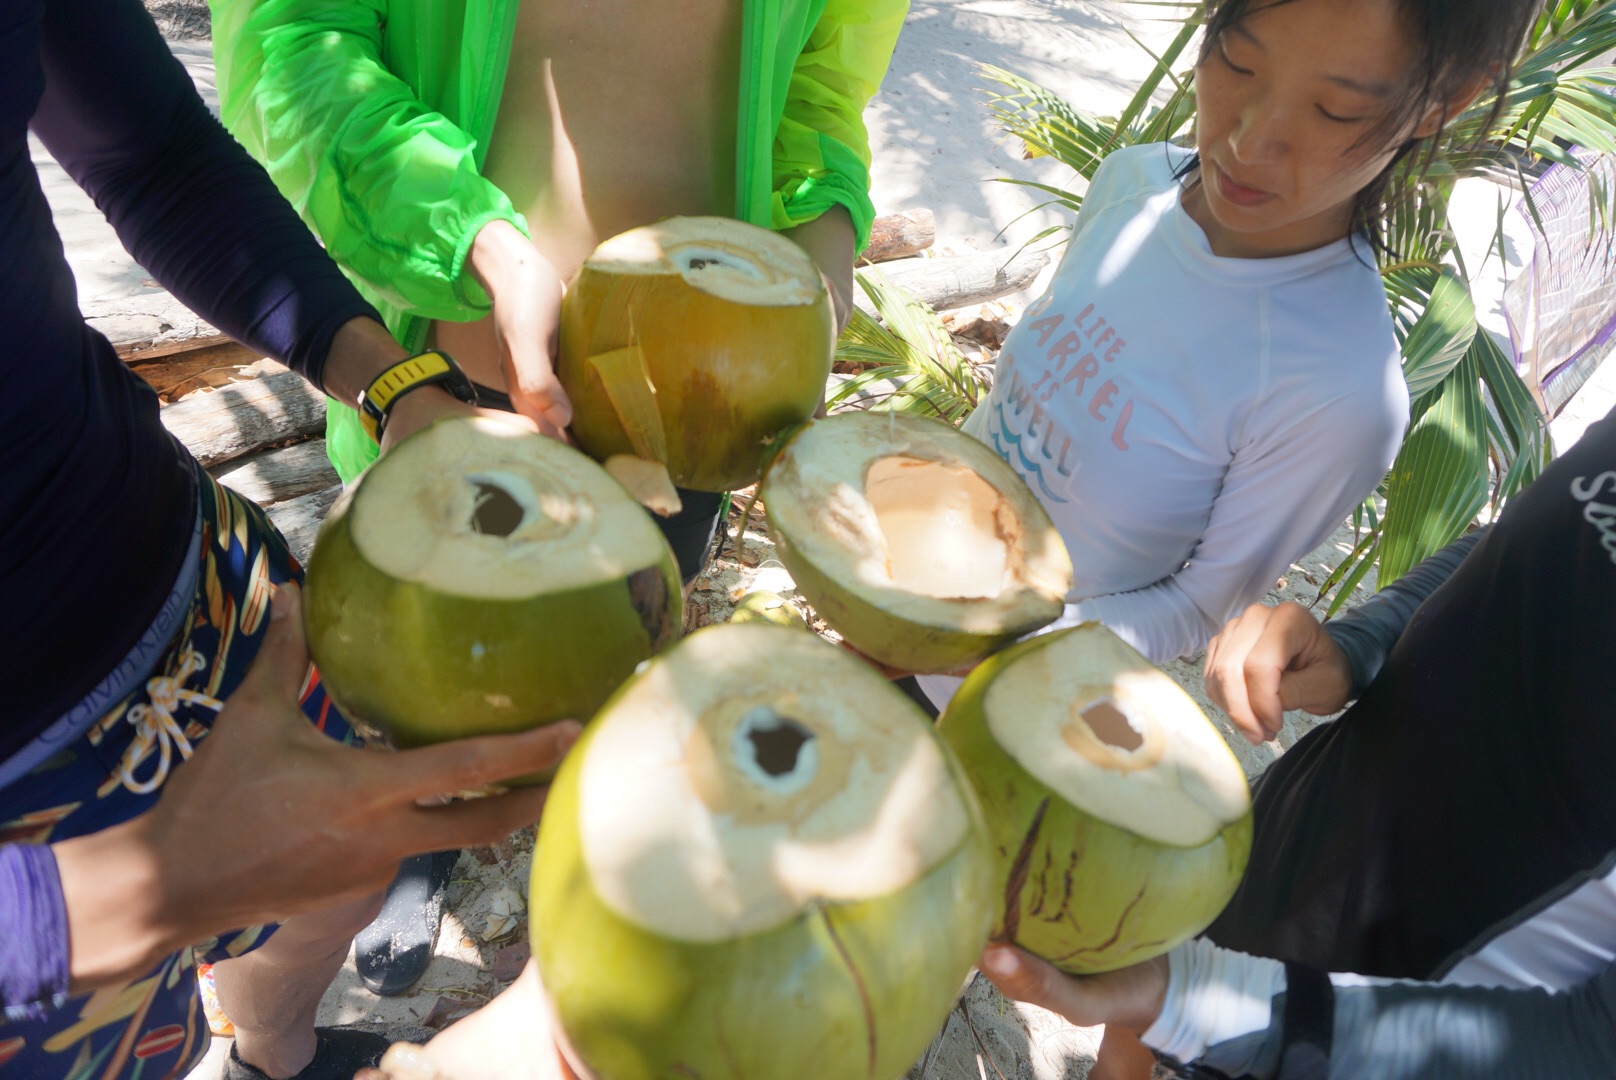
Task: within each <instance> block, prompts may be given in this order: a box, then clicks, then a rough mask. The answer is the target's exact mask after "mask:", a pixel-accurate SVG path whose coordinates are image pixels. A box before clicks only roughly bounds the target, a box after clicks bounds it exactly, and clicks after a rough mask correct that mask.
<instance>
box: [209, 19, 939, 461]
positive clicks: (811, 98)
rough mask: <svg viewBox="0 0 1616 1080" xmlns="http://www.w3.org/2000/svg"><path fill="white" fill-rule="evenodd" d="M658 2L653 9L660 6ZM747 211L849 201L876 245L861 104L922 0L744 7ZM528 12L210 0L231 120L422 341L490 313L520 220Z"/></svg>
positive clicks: (789, 219)
mask: <svg viewBox="0 0 1616 1080" xmlns="http://www.w3.org/2000/svg"><path fill="white" fill-rule="evenodd" d="M652 2H655V0H652ZM744 3H745V9H744V15H743V27H744V29H743V32H742V45H741V48H742V53H743V55H742V61H741V93H740V124H739V135H738V145H737V147H736V192H737V201H738V202H739V205H738V206H737V207H736V209H735V216H736V217H738V218H740V219H742V220H744V221H750V222H752V223H753V224H756V225H762V226H765V227H768V228H774V229H786V228H790V227H791V226H793V225H800V224H802V223H803V222H805V221H810V220H812V219H814V218H816V217H818V216H819V215H820V214H822V213H824V212H825V211H826V210H828V209H830V208H831V207H832V206H838V205H839V206H844V207H846V208H847V210H848V213H849V214H850V215H851V216H852V219H853V226H854V229H855V232H856V235H857V242H858V246H859V248H860V249H862V248H863V246H864V245H865V244H866V243H867V242H868V240H869V231H870V223H871V221H872V220H873V219H874V216H875V211H874V208H873V207H872V206H871V203H870V196H869V187H870V175H869V165H870V149H869V137H868V135H867V133H866V132H865V129H864V121H863V112H864V106H865V105H866V103H868V101H869V99H870V97H871V96H872V95H873V94H874V93H875V90H876V88H877V87H878V86H879V85H880V82H881V78H882V76H883V75H885V73H886V68H887V64H888V63H889V62H890V60H891V57H892V49H893V45H894V44H895V42H896V41H897V36H898V31H899V29H900V28H901V27H902V25H903V20H904V16H905V14H906V13H907V10H908V0H744ZM516 4H517V0H211V7H212V12H213V41H214V57H215V63H216V67H217V78H218V87H219V103H220V108H221V114H222V118H223V120H224V123H225V126H226V127H228V128H229V129H230V131H231V132H232V133H233V134H234V135H235V136H236V138H237V139H239V140H241V142H242V143H243V144H244V145H245V146H246V147H247V149H248V151H250V152H251V153H252V154H253V156H255V157H256V158H258V159H259V160H260V161H262V162H263V163H264V164H265V165H266V167H267V168H268V169H269V174H270V176H271V177H272V178H273V179H274V181H275V183H276V185H277V186H278V187H279V188H280V190H281V192H282V193H283V194H284V195H285V196H286V197H287V198H288V199H289V200H290V201H291V203H292V205H293V206H295V207H296V208H297V210H298V212H299V213H300V214H302V216H303V219H304V220H305V221H306V222H308V224H309V225H310V227H312V228H313V229H314V231H315V232H316V233H317V234H318V235H319V237H320V239H321V240H322V241H323V242H324V243H325V246H326V249H327V250H328V251H329V252H330V253H331V255H332V256H333V257H334V258H335V259H336V261H337V263H338V264H339V265H340V266H341V267H342V268H343V269H344V270H345V271H346V272H347V273H348V276H349V277H351V278H352V279H353V280H354V283H355V284H356V285H358V286H359V289H360V291H361V292H362V293H364V295H365V297H366V298H367V299H369V300H370V301H371V302H372V303H374V304H375V305H376V307H377V308H378V309H379V310H380V311H381V313H382V315H383V316H384V317H385V318H386V320H387V325H388V328H389V329H390V330H391V331H392V332H393V334H394V335H395V336H396V337H397V338H398V339H399V341H401V342H403V344H404V345H405V347H406V348H409V349H411V350H415V349H419V348H420V347H421V344H422V342H423V340H424V336H425V332H426V329H427V320H429V319H450V320H470V319H475V318H479V317H480V316H482V315H484V314H486V313H487V311H488V309H489V300H488V297H487V295H486V294H485V293H484V292H483V290H482V288H481V287H480V286H479V285H478V284H477V281H476V279H475V278H474V277H473V276H472V275H471V274H469V273H463V272H462V271H463V269H464V267H465V262H466V257H467V255H468V254H469V252H470V249H471V242H472V239H473V238H474V237H475V236H476V235H477V231H478V230H479V229H481V228H482V227H483V226H484V225H485V224H487V223H488V222H490V221H493V220H495V219H501V218H502V219H504V220H507V221H510V222H512V223H514V224H515V225H516V226H517V228H519V229H521V230H522V231H523V232H524V233H526V232H527V223H526V222H525V221H524V220H523V219H522V217H521V215H519V214H518V213H517V212H516V210H515V208H514V207H513V206H512V205H511V201H510V199H509V198H507V197H506V196H505V194H504V192H502V191H500V190H499V189H498V188H497V187H495V186H494V185H493V184H491V183H489V182H488V181H487V180H486V179H484V178H483V176H482V174H481V170H482V165H483V158H484V155H485V154H486V153H487V149H488V142H489V137H490V136H491V135H492V133H493V127H494V114H495V111H496V110H497V108H498V105H499V101H500V95H501V91H502V89H503V87H504V82H505V65H506V62H507V60H508V58H509V56H510V50H511V40H512V34H513V31H514V27H515V23H516ZM327 415H328V422H327V426H328V432H327V435H328V443H327V447H328V450H329V452H330V454H331V457H332V460H333V462H335V463H336V465H337V470H338V472H339V473H341V474H342V475H343V478H344V479H345V480H346V479H351V478H352V476H353V475H356V474H357V473H358V471H359V470H360V469H362V468H363V467H364V465H365V464H367V463H368V462H369V460H371V459H372V458H374V457H375V454H376V448H375V444H374V443H371V442H370V441H369V439H368V438H367V437H366V436H365V435H364V434H363V432H362V431H361V430H360V429H359V425H358V418H357V414H355V413H354V412H353V410H352V409H351V408H347V407H344V406H342V405H339V406H338V407H335V408H332V409H330V410H329V411H328V414H327Z"/></svg>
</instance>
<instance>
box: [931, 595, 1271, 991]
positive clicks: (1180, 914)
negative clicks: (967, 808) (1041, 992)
mask: <svg viewBox="0 0 1616 1080" xmlns="http://www.w3.org/2000/svg"><path fill="white" fill-rule="evenodd" d="M939 731H940V732H941V734H942V736H943V739H944V741H946V742H947V743H948V744H949V745H950V746H951V747H953V748H954V752H955V753H956V754H957V755H959V758H960V760H961V761H962V762H964V763H965V769H966V771H967V772H968V773H969V774H970V776H971V780H972V782H973V784H974V785H975V787H976V791H977V794H978V795H979V796H980V797H981V799H982V806H983V811H984V812H985V813H986V815H987V820H988V822H989V829H990V831H991V833H992V836H993V847H994V856H995V859H996V860H997V866H998V874H999V878H998V880H999V882H1000V887H1001V889H1002V890H1003V891H1002V892H1001V894H1000V897H999V900H1000V905H999V913H998V917H997V920H996V922H995V925H994V929H993V937H994V938H995V939H996V940H1004V941H1009V942H1012V943H1014V944H1016V945H1020V946H1021V947H1022V948H1024V949H1027V950H1028V951H1029V952H1032V953H1036V954H1037V955H1038V956H1041V957H1043V958H1044V959H1046V960H1048V961H1050V962H1051V963H1053V964H1055V965H1056V966H1057V967H1060V968H1061V969H1063V970H1065V971H1068V972H1072V973H1074V974H1091V973H1095V972H1102V971H1112V970H1115V969H1117V968H1121V967H1125V966H1127V965H1129V964H1135V963H1138V962H1140V961H1142V960H1146V959H1149V958H1151V957H1153V956H1158V955H1160V954H1162V953H1165V952H1167V951H1168V950H1169V949H1171V948H1172V947H1173V946H1174V945H1177V944H1179V943H1180V942H1183V941H1186V940H1188V939H1189V938H1191V937H1193V936H1195V935H1196V934H1198V933H1200V932H1201V931H1202V930H1204V929H1205V928H1206V927H1207V925H1208V924H1210V923H1211V922H1212V920H1213V919H1214V918H1216V917H1217V915H1218V913H1219V912H1220V911H1222V910H1223V907H1224V905H1225V904H1227V903H1228V901H1229V898H1230V897H1231V896H1232V895H1233V894H1234V890H1235V887H1236V886H1237V885H1238V884H1239V883H1240V876H1241V874H1243V873H1244V872H1245V867H1246V858H1247V856H1248V854H1249V853H1250V850H1251V797H1250V793H1249V791H1248V789H1247V787H1246V780H1245V776H1244V775H1243V774H1242V773H1241V771H1240V766H1239V764H1238V763H1237V762H1236V761H1235V758H1234V755H1233V754H1232V753H1230V751H1229V748H1228V746H1227V745H1226V744H1225V743H1224V742H1223V738H1222V736H1220V735H1219V734H1218V732H1217V730H1216V729H1215V728H1214V727H1213V726H1212V724H1211V723H1210V722H1209V721H1208V720H1207V718H1206V717H1205V715H1204V714H1202V712H1201V711H1200V709H1199V708H1198V707H1197V706H1196V704H1195V702H1194V701H1192V700H1191V699H1190V697H1189V696H1188V695H1187V694H1185V693H1184V691H1183V690H1181V689H1179V687H1178V685H1177V684H1176V683H1174V682H1173V681H1172V679H1170V678H1168V677H1167V676H1166V675H1165V674H1163V673H1162V672H1160V671H1158V670H1157V669H1156V668H1154V667H1152V666H1151V665H1150V663H1149V662H1148V661H1146V660H1145V658H1144V657H1142V656H1140V655H1139V654H1138V653H1137V652H1135V651H1134V650H1133V649H1131V648H1129V647H1128V646H1127V645H1126V644H1124V643H1123V642H1122V641H1121V640H1120V639H1119V638H1117V637H1116V636H1115V635H1114V634H1112V633H1111V631H1109V630H1107V629H1105V628H1104V627H1103V626H1101V625H1100V624H1098V623H1085V624H1083V625H1081V626H1077V627H1073V628H1071V629H1069V630H1060V631H1056V632H1055V633H1052V634H1046V635H1043V636H1040V637H1035V638H1033V639H1031V640H1029V641H1025V642H1022V643H1021V644H1019V645H1016V646H1013V647H1011V648H1009V649H1006V650H1005V651H1004V652H1002V653H1000V654H998V655H997V656H994V657H992V658H991V659H989V660H988V661H987V662H985V663H983V664H982V665H981V666H980V667H978V668H977V669H976V670H975V671H973V672H972V673H971V675H970V677H969V678H967V679H966V680H965V684H964V685H963V686H962V687H961V688H960V691H959V693H958V694H957V695H956V696H955V697H954V699H953V701H952V702H950V703H949V706H948V708H947V709H946V710H945V711H944V713H943V716H942V719H941V720H940V721H939Z"/></svg>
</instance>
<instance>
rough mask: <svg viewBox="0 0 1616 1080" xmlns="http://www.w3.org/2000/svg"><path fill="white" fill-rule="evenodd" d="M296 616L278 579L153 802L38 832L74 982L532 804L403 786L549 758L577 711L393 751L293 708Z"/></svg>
mask: <svg viewBox="0 0 1616 1080" xmlns="http://www.w3.org/2000/svg"><path fill="white" fill-rule="evenodd" d="M301 617H302V605H301V603H300V597H299V595H298V592H297V590H295V589H292V588H286V587H283V588H282V589H281V590H280V593H279V595H277V597H276V599H275V601H274V605H273V607H272V608H271V614H270V626H269V630H268V632H267V634H266V636H265V638H264V642H263V644H262V645H261V646H260V648H259V652H258V656H257V659H256V660H255V662H254V664H253V667H252V669H251V671H250V673H249V674H248V676H247V678H246V680H245V681H244V682H243V683H242V685H241V686H240V688H239V689H238V690H237V691H236V692H235V693H234V694H232V695H231V696H230V699H229V700H228V702H227V703H226V705H225V707H224V710H223V711H222V712H221V713H220V714H219V718H218V720H217V721H216V722H215V724H214V726H213V729H212V731H211V732H210V734H209V735H208V736H207V738H206V739H203V740H202V741H201V742H200V744H199V745H198V746H197V748H196V753H195V754H194V755H193V756H192V757H191V759H190V760H189V761H188V762H186V765H185V767H184V768H183V769H179V770H176V771H175V773H174V775H173V776H172V777H171V778H170V779H169V781H168V783H167V784H166V785H165V786H164V788H163V794H162V797H161V798H160V799H159V800H158V802H157V805H156V806H155V807H154V808H153V809H151V810H150V811H148V812H146V813H144V814H141V815H140V816H139V817H136V818H134V819H132V820H130V821H127V822H125V823H123V824H121V825H117V826H114V827H112V828H110V829H105V830H102V831H100V832H96V833H91V834H89V835H86V836H82V837H76V838H74V839H70V840H65V841H61V842H59V843H57V844H54V845H52V847H53V850H54V853H55V855H56V861H57V866H58V869H59V871H60V874H61V881H62V893H63V896H64V898H65V900H66V907H67V912H68V922H69V930H70V935H71V941H72V957H71V964H72V968H71V970H72V979H73V984H72V989H73V992H75V993H78V992H80V991H83V990H89V989H94V988H96V987H100V986H111V985H121V984H122V983H124V982H127V980H129V979H131V978H135V977H136V976H138V975H139V973H141V972H143V971H145V970H147V969H148V968H149V967H150V965H151V964H153V963H155V962H156V960H157V959H160V958H161V957H163V956H166V955H168V954H169V953H172V952H173V951H175V950H177V949H180V948H183V947H185V946H186V945H189V944H192V943H194V942H196V941H199V940H202V939H203V938H206V937H208V936H210V935H213V934H217V933H221V932H223V931H225V930H228V929H230V928H231V927H237V926H251V925H254V924H259V923H267V922H278V921H283V920H284V919H286V918H287V917H289V916H292V915H296V914H300V913H302V912H307V911H313V910H316V909H319V908H324V907H328V906H330V905H332V904H334V903H337V902H339V901H343V900H349V899H353V898H356V897H361V896H366V895H369V894H371V893H374V892H377V891H378V890H380V889H382V888H384V887H385V886H386V885H387V883H388V881H389V880H391V878H392V876H393V873H394V871H395V870H396V869H397V868H398V862H399V860H400V859H402V858H404V857H405V856H407V855H414V854H417V853H420V852H427V851H438V850H441V849H444V848H452V847H464V846H471V845H476V844H488V843H492V842H494V841H495V840H497V839H499V838H501V837H503V836H506V835H508V834H509V833H510V832H512V831H513V830H515V829H518V828H521V827H522V826H524V825H527V824H530V823H531V822H533V821H534V820H536V819H537V818H538V816H539V810H540V808H541V807H542V806H543V803H544V791H543V790H541V789H524V790H520V791H516V792H513V793H511V794H508V795H501V796H498V797H494V798H487V799H478V800H475V801H472V802H464V803H456V804H453V805H448V806H433V807H424V806H420V805H418V804H417V800H418V799H427V798H432V797H435V796H440V795H442V794H444V793H445V792H452V791H459V790H464V789H466V788H471V787H477V786H480V785H485V784H491V783H496V782H499V781H502V780H506V779H509V778H510V777H513V776H520V775H524V774H531V773H535V772H540V771H543V770H546V769H550V768H553V767H554V766H555V764H556V763H557V762H558V761H559V760H560V759H561V757H562V755H563V754H565V753H566V751H567V749H568V747H570V746H571V745H572V742H573V740H574V739H575V738H576V737H577V734H578V726H577V725H576V724H571V723H568V724H556V725H552V726H550V727H547V728H544V729H541V730H539V731H533V732H527V733H524V734H520V735H508V736H490V737H484V738H478V739H467V740H463V741H460V742H457V743H454V744H451V745H448V746H440V747H430V748H427V749H422V750H412V751H407V752H404V753H399V754H384V753H379V752H376V751H371V750H361V749H357V748H353V747H347V746H343V745H341V744H340V743H337V742H334V741H332V740H331V739H328V738H326V737H325V735H323V734H322V733H320V732H319V731H317V730H316V729H315V728H314V727H312V726H311V725H310V724H309V723H308V721H307V720H306V719H304V717H303V715H302V713H301V712H300V711H299V709H298V704H297V698H298V690H299V688H300V686H301V685H302V683H303V679H304V677H305V675H306V674H307V672H308V669H309V658H308V651H307V649H306V647H305V645H304V642H303V636H302V633H301V632H300V630H299V627H300V625H301Z"/></svg>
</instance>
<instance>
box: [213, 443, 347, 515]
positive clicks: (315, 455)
mask: <svg viewBox="0 0 1616 1080" xmlns="http://www.w3.org/2000/svg"><path fill="white" fill-rule="evenodd" d="M212 472H213V478H214V479H215V480H217V481H219V483H221V484H223V485H225V486H226V487H228V488H230V489H231V490H233V491H236V492H237V493H239V494H242V495H245V496H246V497H247V498H249V499H251V500H252V501H253V502H255V503H257V504H258V505H259V506H274V505H275V504H276V503H283V502H286V501H287V500H288V499H296V498H301V497H302V496H304V495H310V494H313V493H314V492H316V491H323V490H325V489H326V488H328V487H330V486H331V485H332V484H337V483H341V481H340V480H338V479H337V470H335V469H333V468H332V467H331V462H330V460H329V459H327V458H326V456H325V440H324V439H310V440H309V441H308V442H302V443H298V444H297V445H296V446H288V447H284V448H282V449H280V450H265V451H263V452H262V453H257V454H251V455H249V456H247V457H242V458H236V459H235V460H234V461H231V462H229V463H227V464H225V465H223V466H219V467H216V468H214V469H213V470H212Z"/></svg>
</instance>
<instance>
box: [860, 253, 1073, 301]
mask: <svg viewBox="0 0 1616 1080" xmlns="http://www.w3.org/2000/svg"><path fill="white" fill-rule="evenodd" d="M1048 265H1049V256H1048V255H1046V254H1045V253H1044V252H1042V251H1029V250H1026V249H1025V248H1023V249H1020V250H1016V249H1014V248H1001V249H998V250H995V251H984V252H982V253H981V254H978V255H959V256H948V257H944V258H938V259H905V260H902V261H901V262H892V263H886V264H885V265H883V266H881V267H880V268H879V271H878V272H879V273H880V274H881V275H882V276H883V277H885V278H886V279H887V280H888V281H890V282H891V283H892V284H894V285H899V286H901V287H903V288H904V289H906V290H908V291H909V292H910V293H913V294H914V295H915V296H916V297H917V298H918V299H919V300H920V301H921V302H922V303H924V304H926V305H927V306H928V307H930V308H932V309H933V310H934V311H952V310H953V309H955V308H962V307H968V306H969V305H971V304H980V303H984V302H985V301H988V300H997V299H998V298H999V297H1001V296H1009V295H1010V294H1011V293H1015V292H1020V291H1021V290H1022V289H1025V288H1027V286H1029V285H1031V284H1032V282H1033V279H1034V278H1036V277H1037V276H1038V272H1039V271H1040V270H1042V269H1043V268H1044V267H1046V266H1048ZM865 272H866V271H860V273H865ZM853 302H854V303H856V304H857V305H858V306H859V307H860V308H862V309H863V310H864V311H865V313H866V314H869V315H872V316H873V315H874V314H875V308H874V305H872V304H871V303H870V298H869V297H867V296H865V295H864V292H863V290H861V289H855V290H854V293H853Z"/></svg>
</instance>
